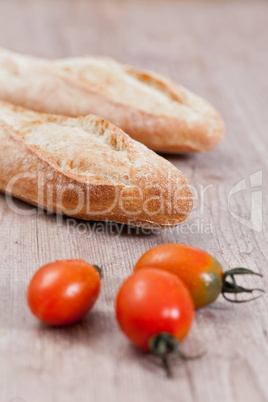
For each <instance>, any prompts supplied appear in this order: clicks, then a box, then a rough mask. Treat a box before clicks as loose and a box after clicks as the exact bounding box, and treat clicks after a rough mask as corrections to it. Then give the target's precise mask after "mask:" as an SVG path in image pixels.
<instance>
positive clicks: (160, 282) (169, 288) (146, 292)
mask: <svg viewBox="0 0 268 402" xmlns="http://www.w3.org/2000/svg"><path fill="white" fill-rule="evenodd" d="M116 317H117V321H118V323H119V326H120V327H121V330H122V331H123V332H124V334H125V335H126V336H127V337H128V338H129V339H130V341H132V342H133V343H134V344H135V345H136V346H137V347H138V348H140V349H141V350H143V351H145V352H151V353H154V354H156V355H158V356H160V357H162V359H163V361H164V363H165V362H166V357H167V354H168V353H172V352H175V351H176V349H177V346H178V343H179V341H182V340H183V339H184V338H185V336H186V335H187V333H188V332H189V330H190V327H191V324H192V321H193V318H194V304H193V301H192V298H191V295H190V293H189V291H188V289H187V288H186V287H185V285H184V284H183V282H182V281H181V280H180V279H179V278H177V277H176V276H175V275H173V274H170V273H168V272H165V271H161V270H159V269H153V268H146V269H143V270H140V271H137V272H136V273H134V274H133V275H132V276H130V277H129V278H128V279H127V280H126V281H125V282H124V283H123V285H122V287H121V288H120V290H119V292H118V295H117V298H116Z"/></svg>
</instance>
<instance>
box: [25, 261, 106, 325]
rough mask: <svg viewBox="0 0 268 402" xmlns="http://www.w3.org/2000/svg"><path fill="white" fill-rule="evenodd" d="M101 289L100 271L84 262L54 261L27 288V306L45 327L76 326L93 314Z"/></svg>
mask: <svg viewBox="0 0 268 402" xmlns="http://www.w3.org/2000/svg"><path fill="white" fill-rule="evenodd" d="M100 287H101V279H100V273H99V270H98V268H97V267H95V266H93V265H91V264H89V263H87V262H85V261H82V260H62V261H55V262H52V263H50V264H47V265H44V266H43V267H41V268H40V269H39V270H38V271H37V272H36V273H35V275H34V276H33V278H32V280H31V282H30V284H29V287H28V294H27V299H28V305H29V307H30V309H31V311H32V313H33V314H34V315H35V316H36V317H37V318H38V319H39V320H41V321H42V322H44V323H46V324H50V325H57V326H63V325H70V324H74V323H76V322H77V321H79V320H81V319H82V318H83V317H84V316H85V315H86V314H87V313H88V312H89V311H90V310H91V308H92V307H93V305H94V303H95V302H96V300H97V298H98V295H99V292H100Z"/></svg>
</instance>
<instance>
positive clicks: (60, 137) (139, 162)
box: [0, 101, 192, 228]
mask: <svg viewBox="0 0 268 402" xmlns="http://www.w3.org/2000/svg"><path fill="white" fill-rule="evenodd" d="M0 191H2V192H3V191H6V192H7V193H8V194H12V195H14V196H15V197H17V198H20V199H22V200H24V201H27V202H29V203H31V204H33V205H38V206H40V207H42V208H44V209H47V210H49V211H54V212H56V213H63V214H66V215H69V216H73V217H77V218H81V219H87V220H101V221H113V222H120V223H126V224H131V225H135V226H144V227H159V228H165V227H169V226H176V225H178V224H179V223H180V222H182V221H184V220H185V219H186V217H187V216H188V214H189V213H190V211H191V208H192V194H191V191H190V189H189V185H188V182H187V180H186V179H185V177H184V176H183V174H182V173H181V172H180V171H178V170H177V169H176V168H175V167H174V166H173V165H172V164H171V163H170V162H168V161H166V160H165V159H164V158H162V157H160V156H158V155H157V154H155V153H154V152H153V151H150V150H149V149H148V148H146V146H144V145H143V144H140V143H139V142H137V141H134V140H133V139H131V138H130V137H129V136H128V135H127V134H125V133H124V132H123V131H122V130H120V129H119V128H117V127H115V126H113V125H112V124H111V123H108V122H106V121H105V120H103V119H102V118H100V117H96V116H92V115H90V116H86V117H80V118H71V117H62V116H58V115H48V114H41V113H37V112H33V111H29V110H27V109H24V108H21V107H18V106H14V105H12V104H9V103H6V102H3V101H0Z"/></svg>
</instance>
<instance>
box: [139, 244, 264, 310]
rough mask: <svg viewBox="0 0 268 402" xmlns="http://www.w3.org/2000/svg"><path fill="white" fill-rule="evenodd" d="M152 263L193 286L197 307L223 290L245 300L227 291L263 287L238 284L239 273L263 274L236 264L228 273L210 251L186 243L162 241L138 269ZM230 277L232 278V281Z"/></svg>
mask: <svg viewBox="0 0 268 402" xmlns="http://www.w3.org/2000/svg"><path fill="white" fill-rule="evenodd" d="M148 267H153V268H160V269H161V270H164V271H168V272H170V273H173V274H175V275H177V277H179V278H180V279H181V280H182V281H183V282H184V284H185V285H186V286H187V288H188V289H189V291H190V293H191V295H192V298H193V300H194V304H195V307H196V308H199V307H203V306H206V305H208V304H210V303H212V302H213V301H214V300H216V299H217V297H218V296H219V294H220V293H222V294H223V295H224V297H225V299H226V300H228V301H232V302H243V301H248V300H240V301H237V300H232V299H229V298H227V297H226V296H225V294H226V293H244V292H246V293H251V292H253V291H254V290H260V289H246V288H244V287H242V286H238V285H237V283H236V281H235V275H243V274H251V275H258V276H261V275H259V274H257V273H255V272H253V271H251V270H249V269H245V268H234V269H231V270H229V271H226V272H225V273H224V272H223V270H222V267H221V264H220V263H219V262H218V261H217V260H216V259H215V258H213V257H212V256H211V255H209V254H208V253H207V252H206V251H203V250H200V249H198V248H195V247H192V246H187V245H185V244H162V245H160V246H157V247H154V248H152V249H151V250H149V251H147V252H146V253H145V254H143V256H142V257H141V258H140V259H139V260H138V262H137V264H136V266H135V267H134V271H135V272H137V271H139V270H140V269H143V268H146V269H147V268H148ZM229 277H230V278H231V281H228V278H229Z"/></svg>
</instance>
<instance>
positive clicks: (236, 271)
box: [222, 268, 264, 303]
mask: <svg viewBox="0 0 268 402" xmlns="http://www.w3.org/2000/svg"><path fill="white" fill-rule="evenodd" d="M236 275H255V276H259V277H261V278H262V277H263V276H262V275H261V274H259V273H257V272H254V271H252V270H251V269H247V268H233V269H230V270H229V271H226V272H224V274H223V285H222V295H223V297H224V298H225V300H227V301H229V302H232V303H245V302H248V301H252V300H256V299H258V298H259V297H260V295H259V296H256V297H251V298H250V299H246V300H237V299H229V298H228V297H227V296H226V293H228V294H230V293H233V294H235V295H237V294H238V293H253V292H255V291H259V292H264V290H263V289H259V288H249V289H248V288H244V287H243V286H239V285H238V284H237V283H236V278H235V276H236ZM229 279H231V281H230V280H229Z"/></svg>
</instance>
